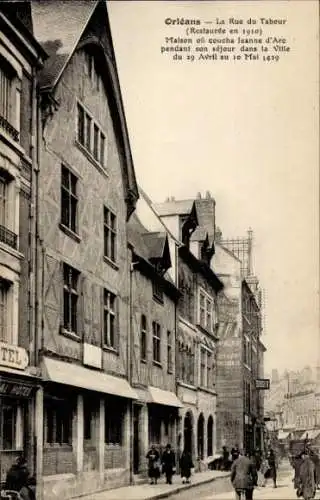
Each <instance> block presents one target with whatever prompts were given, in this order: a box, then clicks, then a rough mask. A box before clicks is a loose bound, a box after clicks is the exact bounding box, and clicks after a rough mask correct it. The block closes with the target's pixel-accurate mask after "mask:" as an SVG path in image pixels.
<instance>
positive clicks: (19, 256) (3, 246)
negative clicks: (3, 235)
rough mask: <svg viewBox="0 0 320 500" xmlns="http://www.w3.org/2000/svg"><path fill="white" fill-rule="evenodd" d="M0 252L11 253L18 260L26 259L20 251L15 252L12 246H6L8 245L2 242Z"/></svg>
mask: <svg viewBox="0 0 320 500" xmlns="http://www.w3.org/2000/svg"><path fill="white" fill-rule="evenodd" d="M0 250H3V251H4V252H7V253H9V254H10V255H12V256H13V257H16V259H19V260H23V258H24V255H23V253H21V252H19V250H15V249H14V248H12V247H11V246H10V245H6V243H3V242H2V241H0Z"/></svg>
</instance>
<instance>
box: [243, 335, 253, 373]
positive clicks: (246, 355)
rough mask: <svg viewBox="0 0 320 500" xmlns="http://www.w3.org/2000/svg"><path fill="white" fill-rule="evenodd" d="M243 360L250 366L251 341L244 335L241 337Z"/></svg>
mask: <svg viewBox="0 0 320 500" xmlns="http://www.w3.org/2000/svg"><path fill="white" fill-rule="evenodd" d="M243 362H244V364H245V365H246V366H247V367H248V368H251V342H250V339H248V337H246V336H245V337H244V339H243Z"/></svg>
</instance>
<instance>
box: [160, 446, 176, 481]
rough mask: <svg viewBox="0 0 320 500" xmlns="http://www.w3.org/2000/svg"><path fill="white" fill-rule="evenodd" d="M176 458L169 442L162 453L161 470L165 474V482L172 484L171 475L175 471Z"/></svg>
mask: <svg viewBox="0 0 320 500" xmlns="http://www.w3.org/2000/svg"><path fill="white" fill-rule="evenodd" d="M175 467H176V459H175V454H174V452H173V450H172V449H171V444H167V446H166V449H165V450H164V452H163V455H162V472H163V473H164V474H165V476H166V483H167V484H172V476H173V474H174V472H175Z"/></svg>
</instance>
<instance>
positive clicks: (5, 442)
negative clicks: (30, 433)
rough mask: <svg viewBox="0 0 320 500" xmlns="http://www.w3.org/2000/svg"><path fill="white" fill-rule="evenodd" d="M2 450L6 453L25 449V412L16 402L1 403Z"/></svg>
mask: <svg viewBox="0 0 320 500" xmlns="http://www.w3.org/2000/svg"><path fill="white" fill-rule="evenodd" d="M0 405H1V408H0V411H1V415H0V423H1V429H0V430H1V432H0V449H1V450H4V451H10V450H22V449H23V427H24V417H23V416H24V410H23V407H22V406H20V405H19V404H18V403H17V402H15V401H6V400H3V401H0Z"/></svg>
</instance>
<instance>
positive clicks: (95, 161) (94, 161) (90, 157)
mask: <svg viewBox="0 0 320 500" xmlns="http://www.w3.org/2000/svg"><path fill="white" fill-rule="evenodd" d="M75 145H76V146H77V148H78V149H80V151H81V153H83V154H84V155H85V156H86V158H87V159H88V160H89V161H90V162H91V163H92V164H93V165H94V166H95V167H96V168H97V169H98V170H99V171H100V172H101V173H102V174H103V175H105V176H106V177H108V178H109V174H108V172H107V171H106V169H105V168H104V167H103V166H102V165H101V164H100V163H99V162H98V161H97V160H96V159H95V158H94V157H93V156H92V154H91V153H89V151H88V150H87V149H86V148H85V147H84V146H82V144H80V142H79V141H77V139H76V140H75Z"/></svg>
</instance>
